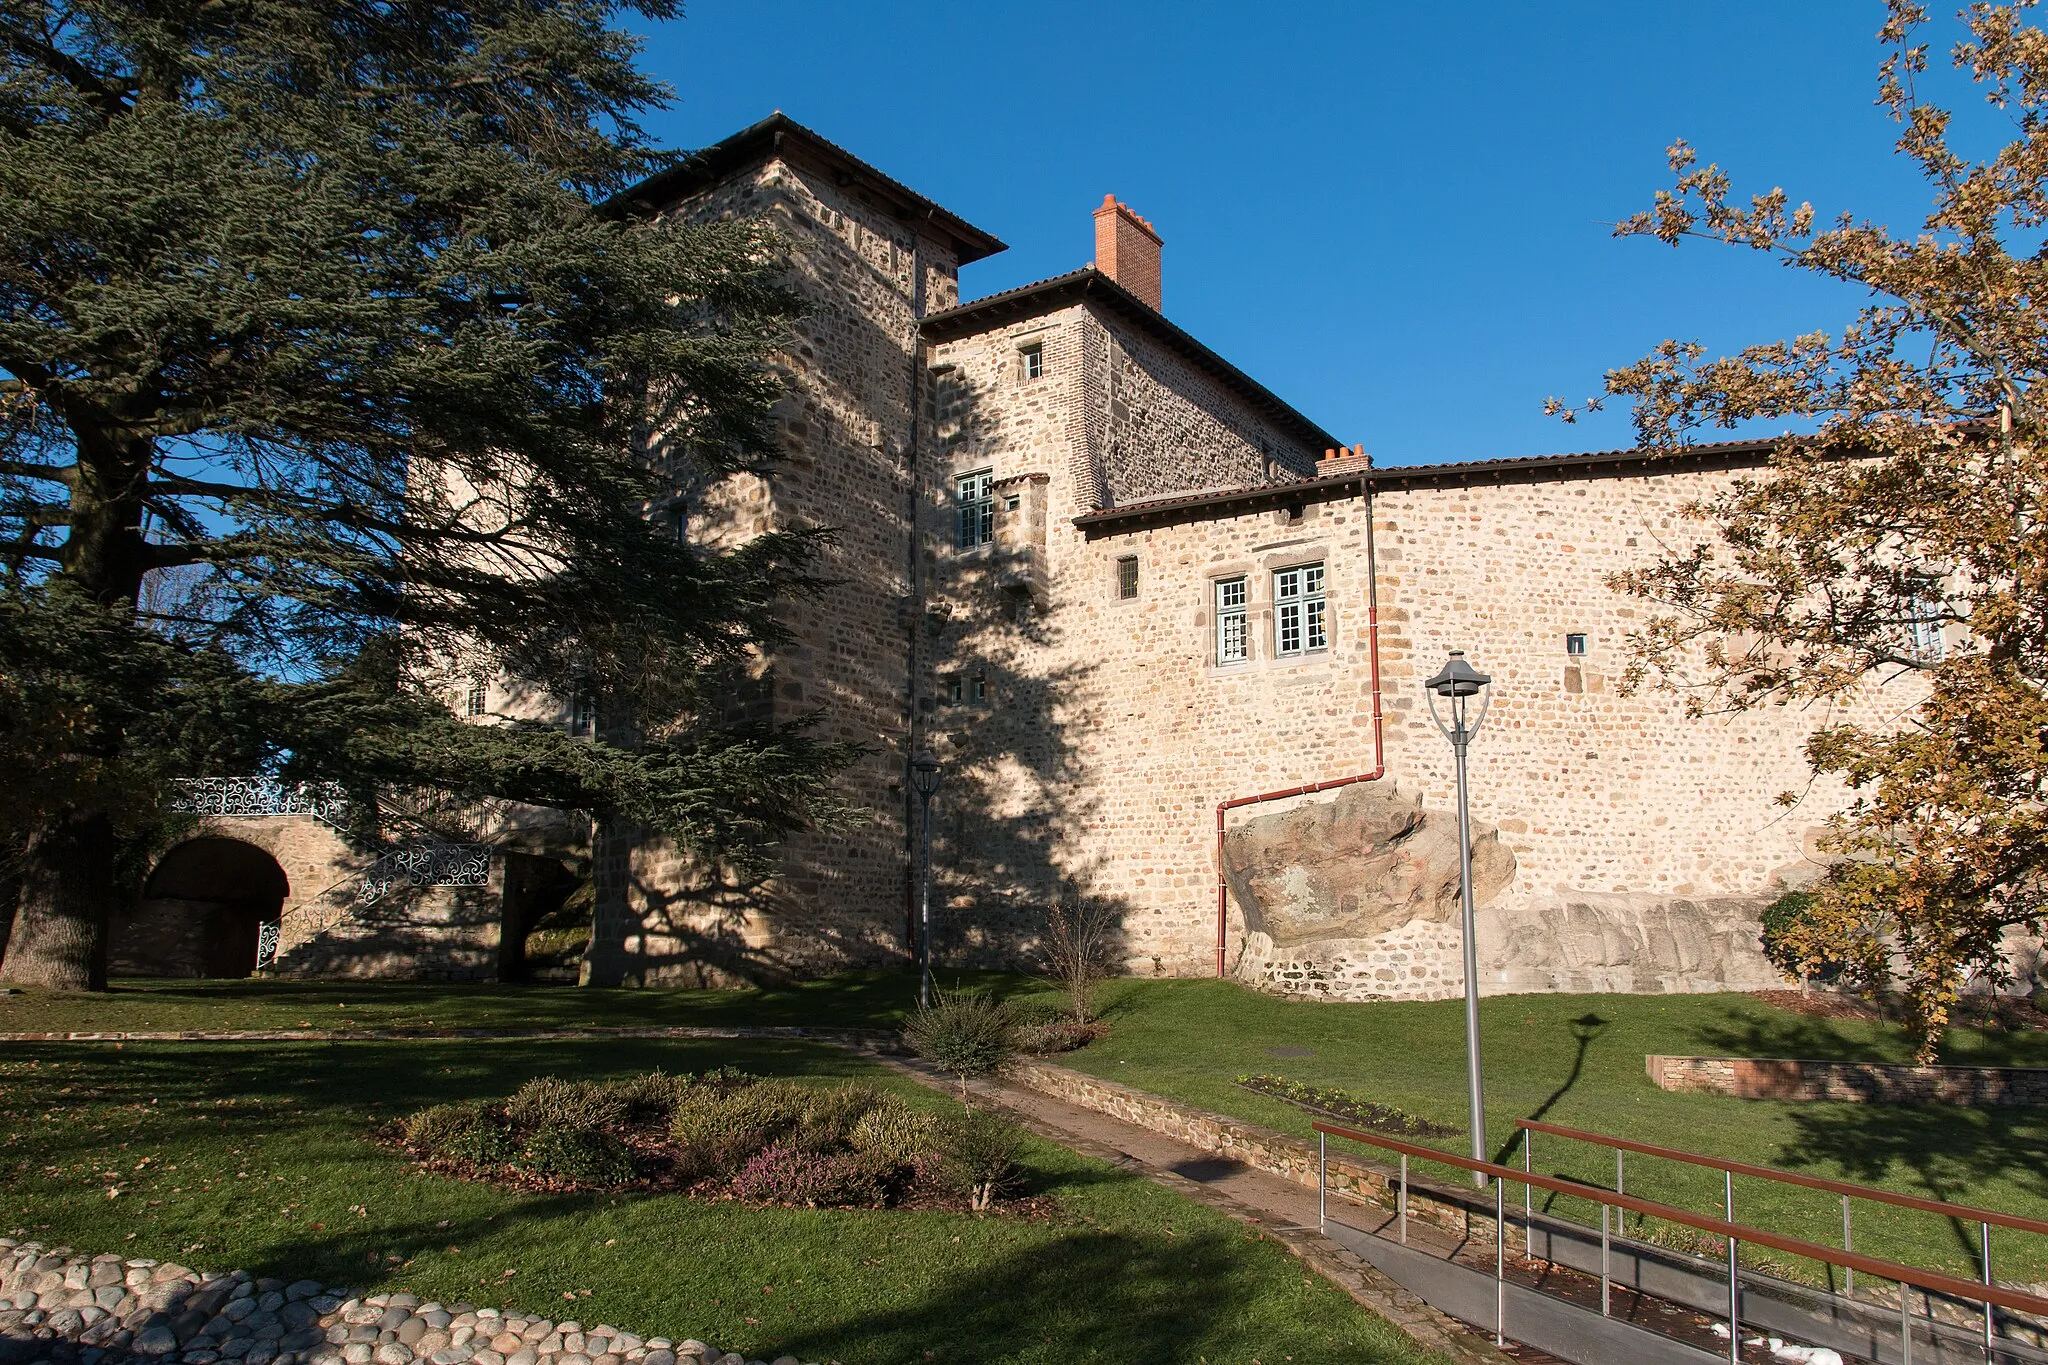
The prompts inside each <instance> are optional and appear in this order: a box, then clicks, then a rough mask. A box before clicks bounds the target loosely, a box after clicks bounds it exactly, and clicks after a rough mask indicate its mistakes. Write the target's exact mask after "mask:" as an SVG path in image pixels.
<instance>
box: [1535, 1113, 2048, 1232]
mask: <svg viewBox="0 0 2048 1365" xmlns="http://www.w3.org/2000/svg"><path fill="white" fill-rule="evenodd" d="M1515 1126H1516V1127H1517V1128H1525V1129H1527V1130H1528V1131H1530V1132H1532V1133H1549V1134H1552V1135H1553V1136H1556V1137H1562V1138H1571V1139H1573V1140H1574V1141H1578V1142H1588V1143H1592V1144H1594V1145H1595V1146H1600V1147H1612V1148H1615V1149H1616V1150H1618V1151H1624V1152H1636V1153H1638V1154H1640V1155H1642V1156H1654V1157H1662V1158H1664V1159H1665V1160H1667V1161H1683V1162H1686V1163H1687V1164H1689V1165H1693V1166H1706V1167H1709V1168H1711V1169H1713V1170H1716V1171H1726V1172H1728V1173H1729V1174H1731V1175H1746V1176H1755V1177H1757V1178H1758V1179H1760V1180H1775V1181H1778V1182H1780V1183H1781V1184H1786V1185H1800V1186H1804V1187H1805V1188H1807V1189H1809V1190H1825V1191H1827V1192H1828V1193H1829V1194H1841V1195H1847V1196H1849V1197H1850V1198H1852V1199H1868V1200H1870V1201H1871V1202H1872V1203H1877V1204H1896V1205H1897V1206H1898V1207H1900V1208H1902V1209H1917V1210H1919V1211H1920V1212H1921V1213H1938V1214H1942V1215H1944V1216H1947V1217H1950V1218H1960V1219H1963V1220H1964V1221H1966V1222H1971V1223H1989V1224H1991V1225H1992V1226H1993V1227H2001V1228H2017V1229H2018V1230H2019V1231H2021V1232H2033V1233H2040V1234H2042V1235H2043V1236H2048V1222H2042V1221H2041V1220H2040V1219H2037V1218H2022V1217H2021V1216H2020V1215H2018V1214H2016V1213H2000V1212H1998V1211H1997V1210H1996V1209H1980V1208H1974V1207H1972V1206H1970V1205H1968V1204H1951V1203H1948V1202H1947V1201H1945V1200H1941V1199H1922V1198H1919V1197H1918V1196H1916V1195H1910V1194H1898V1193H1895V1192H1893V1191H1891V1190H1883V1189H1879V1188H1877V1187H1876V1186H1875V1185H1858V1184H1855V1183H1853V1182H1851V1181H1847V1180H1830V1179H1828V1178H1827V1177H1826V1176H1819V1175H1801V1174H1799V1173H1798V1172H1796V1171H1782V1170H1779V1169H1778V1168H1777V1167H1775V1166H1752V1165H1750V1164H1749V1163H1748V1162H1746V1161H1727V1160H1723V1159H1722V1158H1720V1157H1716V1156H1702V1155H1701V1154H1699V1153H1698V1152H1686V1151H1681V1150H1679V1149H1678V1148H1676V1147H1659V1146H1657V1145H1656V1144H1655V1143H1651V1142H1637V1141H1635V1140H1634V1139H1633V1138H1621V1137H1610V1136H1608V1135H1607V1134H1605V1133H1588V1132H1586V1131H1584V1130H1583V1129H1579V1128H1566V1127H1563V1126H1561V1125H1559V1124H1555V1123H1540V1122H1538V1121H1537V1120H1535V1119H1517V1120H1515Z"/></svg>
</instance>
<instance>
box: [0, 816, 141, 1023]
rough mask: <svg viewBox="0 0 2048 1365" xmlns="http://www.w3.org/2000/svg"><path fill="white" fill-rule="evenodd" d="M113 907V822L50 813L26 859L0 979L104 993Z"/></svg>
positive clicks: (0, 962)
mask: <svg viewBox="0 0 2048 1365" xmlns="http://www.w3.org/2000/svg"><path fill="white" fill-rule="evenodd" d="M113 904H114V823H113V821H112V820H110V819H109V818H108V817H107V816H106V814H105V813H104V812H96V811H62V812H58V813H55V814H53V815H52V816H51V817H50V819H49V820H48V821H47V822H45V823H44V825H43V826H42V828H40V829H38V830H37V831H36V832H35V833H34V834H33V835H31V836H30V837H29V841H28V848H27V849H26V850H25V852H24V853H23V855H22V860H21V897H20V901H19V903H18V904H17V906H16V908H15V912H14V927H13V930H12V931H11V932H10V933H9V935H8V938H7V955H6V957H5V958H4V959H0V980H4V981H15V982H19V983H21V984H23V985H28V986H48V987H51V988H52V989H55V990H62V991H103V990H105V989H106V988H107V920H108V912H109V910H110V909H111V908H112V906H113Z"/></svg>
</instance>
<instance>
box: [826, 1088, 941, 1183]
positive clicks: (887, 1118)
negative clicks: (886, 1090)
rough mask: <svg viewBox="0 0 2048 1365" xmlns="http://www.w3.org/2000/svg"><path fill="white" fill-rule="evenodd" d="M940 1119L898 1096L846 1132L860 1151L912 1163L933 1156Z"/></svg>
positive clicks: (905, 1164) (879, 1157)
mask: <svg viewBox="0 0 2048 1365" xmlns="http://www.w3.org/2000/svg"><path fill="white" fill-rule="evenodd" d="M938 1131H939V1121H938V1118H937V1116H935V1115H932V1114H923V1113H919V1112H918V1111H917V1110H915V1109H912V1108H911V1107H910V1106H909V1105H907V1104H905V1103H904V1102H903V1101H902V1100H899V1099H897V1098H896V1097H895V1096H893V1095H890V1096H885V1097H883V1099H882V1102H881V1103H880V1104H877V1105H876V1106H875V1107H874V1108H872V1109H870V1110H868V1112H867V1113H865V1114H862V1115H861V1116H860V1121H859V1122H858V1123H856V1124H854V1125H853V1130H852V1131H851V1132H849V1133H848V1134H847V1141H848V1142H850V1143H851V1144H852V1145H853V1149H854V1150H855V1151H857V1152H867V1153H869V1154H871V1155H872V1156H874V1157H875V1158H876V1159H878V1160H882V1161H888V1162H891V1163H893V1164H895V1165H898V1166H913V1165H916V1164H917V1163H918V1162H921V1161H923V1160H925V1159H926V1158H928V1157H930V1156H931V1155H932V1154H933V1153H934V1152H935V1151H936V1150H937V1147H938Z"/></svg>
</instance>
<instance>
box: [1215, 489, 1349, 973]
mask: <svg viewBox="0 0 2048 1365" xmlns="http://www.w3.org/2000/svg"><path fill="white" fill-rule="evenodd" d="M1359 489H1360V491H1361V492H1363V493H1364V494H1365V630H1366V642H1367V644H1366V647H1367V651H1368V653H1369V654H1370V655H1371V658H1372V760H1373V761H1372V771H1371V772H1365V773H1357V774H1355V775H1353V776H1351V777H1333V778H1331V779H1330V780H1329V781H1327V782H1310V783H1307V784H1305V785H1303V786H1299V787H1284V788H1282V789H1281V790H1279V791H1273V792H1260V793H1259V794H1258V795H1257V796H1235V797H1232V798H1231V799H1230V800H1228V801H1218V802H1217V803H1216V975H1218V976H1228V975H1229V974H1230V972H1229V967H1228V963H1227V961H1226V958H1227V953H1228V947H1229V932H1230V930H1229V919H1230V884H1229V883H1228V882H1227V881H1226V880H1225V879H1224V876H1223V819H1224V816H1225V815H1227V814H1228V813H1229V812H1231V811H1233V810H1236V809H1237V808H1238V807H1239V806H1256V805H1258V804H1259V803H1260V802H1261V801H1281V800H1285V799H1286V798H1287V797H1290V796H1307V795H1309V794H1310V793H1312V792H1326V791H1333V790H1335V789H1336V788H1338V787H1348V786H1351V785H1352V784H1353V783H1357V782H1371V781H1374V780H1376V779H1378V778H1381V777H1384V776H1386V772H1387V740H1386V732H1385V729H1384V727H1383V724H1382V722H1381V719H1380V584H1379V571H1378V562H1377V561H1378V556H1377V555H1375V554H1374V553H1373V529H1372V490H1371V488H1370V486H1368V485H1367V484H1365V483H1364V481H1363V480H1361V481H1360V483H1359Z"/></svg>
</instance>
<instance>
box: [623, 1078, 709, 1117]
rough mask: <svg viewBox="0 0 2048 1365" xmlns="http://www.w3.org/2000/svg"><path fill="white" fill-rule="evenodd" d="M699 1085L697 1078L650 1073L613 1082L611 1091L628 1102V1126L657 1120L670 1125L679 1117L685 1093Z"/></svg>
mask: <svg viewBox="0 0 2048 1365" xmlns="http://www.w3.org/2000/svg"><path fill="white" fill-rule="evenodd" d="M696 1083H697V1080H696V1077H694V1076H688V1075H683V1076H671V1075H669V1074H668V1073H667V1072H665V1071H648V1072H644V1073H642V1074H641V1075H638V1076H629V1077H627V1078H626V1079H625V1080H623V1081H613V1082H612V1083H611V1085H610V1086H608V1087H607V1088H608V1089H609V1090H610V1091H611V1092H612V1093H613V1094H614V1095H617V1096H618V1097H619V1098H620V1099H621V1100H624V1101H625V1104H626V1119H627V1121H628V1122H631V1123H646V1122H649V1121H651V1120H656V1119H659V1120H662V1121H666V1120H667V1119H668V1117H669V1116H670V1115H671V1114H673V1113H675V1111H676V1106H677V1105H678V1104H680V1103H681V1102H682V1099H683V1095H684V1093H685V1092H686V1091H688V1090H689V1089H690V1087H692V1086H693V1085H695V1084H696Z"/></svg>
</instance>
